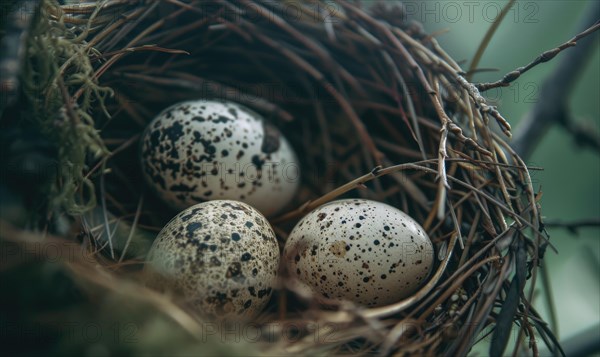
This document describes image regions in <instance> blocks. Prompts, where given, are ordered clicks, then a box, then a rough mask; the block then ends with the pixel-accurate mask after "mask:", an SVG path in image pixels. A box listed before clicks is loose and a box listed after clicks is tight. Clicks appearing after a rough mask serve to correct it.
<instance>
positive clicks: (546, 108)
mask: <svg viewBox="0 0 600 357" xmlns="http://www.w3.org/2000/svg"><path fill="white" fill-rule="evenodd" d="M598 13H600V2H598V1H594V2H593V4H592V5H591V8H590V9H588V11H587V14H588V15H587V16H585V18H583V19H582V22H581V24H580V25H579V27H580V28H584V29H585V28H588V27H589V26H590V24H594V23H595V25H594V26H593V27H592V28H598V26H600V24H599V23H597V21H598ZM595 39H596V41H594V38H586V39H583V40H581V41H579V43H578V46H576V47H575V48H573V50H571V51H568V52H567V53H566V54H565V56H564V57H563V58H562V59H561V61H560V62H559V63H558V66H557V67H556V70H555V71H554V73H553V74H552V75H551V76H550V77H548V78H547V79H546V80H545V82H544V83H543V84H542V88H541V91H540V98H541V100H540V101H538V102H537V103H536V105H535V106H534V107H533V109H532V110H531V111H530V112H529V113H528V114H527V115H526V116H525V117H524V118H523V119H522V120H521V122H520V124H519V127H518V130H516V132H515V135H514V139H513V143H512V147H513V148H514V149H515V151H516V152H517V153H518V154H519V155H520V156H521V157H523V158H525V159H527V158H528V157H530V156H531V154H532V153H533V150H534V149H535V148H536V147H537V145H538V143H539V141H540V140H541V138H542V137H543V136H544V134H545V133H546V131H547V130H548V129H549V128H550V126H551V125H552V124H554V123H561V122H563V123H565V122H567V119H566V118H567V117H568V116H567V114H566V113H568V110H567V100H568V95H569V93H571V92H572V89H573V86H574V85H575V83H577V78H578V75H580V74H581V72H582V70H583V68H584V67H585V62H586V60H587V59H589V58H590V54H591V53H592V51H593V49H594V45H595V44H597V37H596V38H595Z"/></svg>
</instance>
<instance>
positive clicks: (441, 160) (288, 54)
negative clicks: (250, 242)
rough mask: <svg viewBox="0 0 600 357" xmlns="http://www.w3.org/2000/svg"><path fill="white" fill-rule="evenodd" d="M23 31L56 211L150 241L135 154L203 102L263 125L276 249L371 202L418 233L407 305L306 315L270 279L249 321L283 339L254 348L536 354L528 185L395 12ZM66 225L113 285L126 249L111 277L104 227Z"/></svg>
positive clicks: (261, 12) (308, 303)
mask: <svg viewBox="0 0 600 357" xmlns="http://www.w3.org/2000/svg"><path fill="white" fill-rule="evenodd" d="M38 17H39V19H38V21H37V25H36V26H37V29H35V30H34V34H35V35H34V36H31V39H30V41H29V42H28V62H27V65H26V68H25V70H26V75H24V91H25V93H27V98H28V100H29V101H30V102H31V103H32V104H33V106H32V107H33V108H34V110H35V112H36V113H37V118H38V119H37V121H38V122H39V125H40V126H41V127H42V129H43V131H44V132H46V133H49V134H48V135H49V136H50V137H52V138H53V139H54V140H55V141H56V142H57V146H58V156H59V160H60V161H61V164H63V163H64V165H66V166H68V167H69V168H70V170H69V174H66V173H65V174H64V175H63V174H59V177H57V179H56V182H55V183H54V184H53V188H52V189H51V194H52V195H53V197H54V200H53V201H52V202H54V203H55V206H56V207H58V209H59V210H61V211H66V212H68V213H70V214H73V215H75V216H77V217H81V215H83V217H88V220H89V216H86V215H89V214H90V212H92V213H94V212H96V211H94V207H99V208H100V209H101V211H108V212H110V213H111V214H112V215H113V217H116V219H118V220H122V221H124V222H129V223H131V224H133V225H135V226H136V227H137V228H138V230H141V231H144V230H146V231H149V232H151V234H150V235H153V234H154V233H155V232H157V231H158V230H160V228H161V227H162V226H163V225H164V224H165V223H166V222H167V221H168V219H169V218H171V217H172V216H173V215H174V214H175V213H176V212H169V211H166V210H165V209H164V207H163V205H162V204H161V203H160V202H159V201H158V200H157V199H156V198H155V197H154V196H153V195H152V194H151V193H149V192H147V191H145V190H144V187H143V185H140V184H139V183H140V182H143V179H142V175H141V169H140V163H139V158H138V151H137V149H138V146H137V145H138V141H139V136H140V134H141V132H142V130H143V129H144V128H145V127H146V125H147V124H148V122H149V121H150V120H151V119H152V118H153V117H154V116H155V115H156V114H157V113H158V112H160V111H161V110H162V109H164V108H165V107H167V106H169V105H171V104H173V103H176V102H179V101H182V100H186V99H198V98H221V99H227V100H231V101H235V102H238V103H241V104H243V105H246V106H248V107H250V108H252V109H254V110H255V111H257V112H259V113H261V114H263V115H264V116H265V117H266V118H267V119H268V120H269V121H270V122H271V123H273V124H274V125H276V126H277V127H278V128H279V129H280V130H281V132H282V133H283V134H284V135H285V136H286V137H287V138H288V139H289V140H290V142H291V143H292V145H293V147H294V148H295V150H296V152H297V154H298V157H299V160H300V163H299V165H300V167H301V173H302V185H301V189H300V192H299V193H298V194H297V196H296V198H295V200H294V202H293V204H291V205H290V206H289V207H288V209H287V210H286V212H283V213H282V214H281V215H280V216H278V217H273V218H272V219H271V223H272V224H273V226H274V228H275V230H276V232H277V234H278V238H279V239H280V243H282V244H283V242H284V241H285V238H286V235H287V234H288V233H289V232H290V230H291V228H292V227H293V225H294V223H295V222H297V220H298V219H299V218H300V217H302V215H303V214H305V213H307V212H308V211H310V210H311V209H312V208H315V207H317V206H318V205H320V204H322V203H325V202H327V201H329V200H332V199H334V198H338V197H363V198H370V199H374V200H378V201H384V202H387V203H389V204H391V205H393V206H395V207H398V208H400V209H401V210H403V211H405V212H407V213H409V214H410V215H411V216H412V217H413V218H415V219H416V220H417V221H418V222H420V223H421V225H422V226H423V227H424V228H425V230H426V231H427V233H428V234H429V236H430V237H431V239H432V241H433V243H434V246H435V251H436V256H437V259H436V264H435V272H434V274H433V275H432V277H431V278H430V280H429V282H428V284H427V285H426V286H424V287H423V288H422V289H421V290H419V291H418V292H417V293H415V294H414V295H413V296H411V297H409V298H407V299H405V300H402V301H399V302H398V303H396V304H393V305H390V306H385V307H381V308H373V309H364V308H360V307H357V306H354V305H352V304H346V303H339V304H337V305H336V304H331V305H330V306H327V307H323V306H321V305H319V304H316V303H315V302H314V301H312V297H311V296H307V295H303V294H302V292H301V291H299V290H298V289H297V288H296V286H295V285H294V281H293V279H284V280H285V281H283V282H282V285H281V288H280V289H279V291H278V293H277V294H276V295H275V296H274V298H273V299H272V302H271V304H270V306H269V308H268V309H267V311H266V312H265V313H264V314H263V315H262V316H261V317H260V319H259V320H260V322H261V323H262V324H264V325H265V326H266V325H269V324H275V323H281V322H282V321H294V322H296V323H297V325H295V326H298V329H297V331H295V334H294V338H293V339H290V338H287V339H286V338H284V337H282V336H279V337H273V338H271V341H261V342H262V344H261V346H262V347H261V349H263V350H270V351H283V350H285V351H294V352H305V353H309V352H311V351H329V352H332V351H337V352H340V353H350V352H361V353H373V352H377V353H382V354H388V353H391V352H394V353H419V354H436V355H437V354H450V355H453V354H458V355H464V354H466V353H467V352H468V351H469V350H470V349H471V348H472V346H473V344H474V343H476V342H477V341H478V340H479V339H480V338H481V335H482V334H483V333H484V332H485V331H487V332H490V331H493V338H492V339H491V345H492V347H491V350H490V351H491V352H492V353H498V352H499V353H500V354H502V352H503V351H504V349H505V346H506V343H507V339H508V334H510V332H511V331H513V326H518V327H517V328H516V330H515V331H518V338H517V339H515V340H516V341H517V342H516V344H515V346H514V348H515V350H516V349H518V348H526V347H527V346H525V345H526V343H522V339H523V337H524V336H529V337H530V338H533V335H534V334H539V335H540V336H541V337H542V338H543V340H544V341H545V342H547V343H548V344H549V345H550V346H553V343H552V341H553V336H552V333H551V332H550V331H549V329H548V328H547V326H546V325H545V323H543V321H541V319H540V317H539V314H538V313H537V312H536V311H535V309H534V308H533V307H532V306H531V305H530V303H529V302H530V300H531V297H532V295H531V293H532V291H533V290H532V289H533V288H531V290H528V289H525V290H524V287H525V283H526V280H527V279H529V278H531V279H532V280H533V282H535V277H536V271H537V270H536V268H537V266H538V264H539V260H540V259H541V258H542V256H543V251H544V249H543V248H544V247H545V246H546V244H547V243H546V238H545V237H544V236H543V235H542V231H541V229H540V224H539V213H538V207H537V203H536V197H535V193H534V192H533V188H532V185H531V180H530V179H529V173H528V170H527V167H526V166H525V164H524V163H523V161H522V160H521V159H520V158H519V157H518V155H517V154H516V153H515V152H514V151H512V149H511V148H510V146H509V145H508V144H507V141H506V137H507V136H509V135H510V125H508V123H507V122H506V120H505V119H504V118H503V117H502V116H501V115H500V114H499V113H498V112H497V111H496V109H495V108H494V107H492V106H490V105H488V104H487V103H486V101H485V100H484V99H483V97H482V96H481V95H480V94H479V92H478V90H477V88H476V87H475V86H474V85H472V84H471V83H469V82H468V81H467V80H466V79H465V78H464V72H463V70H462V69H461V68H460V66H459V65H458V64H457V63H456V62H455V61H454V60H453V59H452V58H450V57H449V56H448V55H447V54H446V53H445V52H444V50H443V49H442V48H441V47H440V46H439V45H438V43H437V41H436V39H435V38H434V37H431V36H429V35H428V34H427V33H425V32H424V30H423V28H422V26H421V25H420V24H418V23H415V22H412V21H407V20H406V18H405V16H404V13H403V12H402V7H401V6H389V5H387V4H378V5H375V6H373V7H371V8H369V9H364V8H361V7H360V6H358V5H356V4H354V3H349V2H345V1H331V2H329V1H328V2H321V1H286V2H277V1H262V0H258V1H247V0H240V1H226V0H222V1H190V2H182V1H176V0H171V1H164V2H146V1H134V0H131V1H120V0H108V1H101V2H98V3H97V4H78V5H77V6H75V5H65V6H62V7H60V6H58V5H56V4H53V3H52V2H50V1H46V2H44V3H43V5H42V7H41V9H40V14H39V16H38ZM40 91H43V92H44V94H45V95H44V96H43V97H40V96H39V95H34V94H35V93H39V92H40ZM73 173H74V174H73ZM67 176H68V177H67ZM141 197H144V201H143V204H140V199H141ZM307 202H308V203H307ZM103 220H106V219H105V218H103V219H100V221H101V222H102V221H103ZM76 221H77V222H80V223H81V222H83V223H81V224H82V225H83V227H84V228H78V229H76V230H83V231H84V233H85V234H83V235H80V236H79V237H80V238H81V237H82V236H83V237H84V238H83V240H84V241H85V242H88V243H90V244H89V248H86V249H89V252H90V254H91V255H92V256H93V257H94V259H95V260H94V261H99V262H101V263H102V264H101V266H100V267H96V268H95V269H96V270H97V269H103V270H104V271H110V272H112V273H114V279H124V280H127V279H129V274H130V273H132V272H135V271H136V269H139V268H140V267H141V265H142V264H141V262H142V261H143V258H144V250H143V249H141V250H135V249H132V250H130V251H129V254H128V255H127V256H125V257H124V258H125V259H122V260H121V259H119V256H118V255H117V256H116V257H115V255H114V252H113V251H111V249H110V248H113V247H112V246H111V247H109V246H107V244H106V241H103V240H102V239H105V238H103V237H105V236H107V235H108V234H109V233H108V232H109V231H110V230H111V228H110V227H109V224H108V222H106V225H105V224H99V227H97V229H92V227H90V225H89V224H84V223H86V219H77V220H76ZM77 224H79V223H77ZM111 227H112V226H111ZM102 232H104V233H105V234H103V233H102ZM125 238H131V236H129V237H127V235H125ZM111 244H112V242H111ZM115 244H117V243H115ZM122 244H125V242H122ZM127 244H129V243H127ZM142 246H143V244H142ZM86 247H88V246H86ZM122 258H123V257H122ZM91 271H95V270H94V269H92V270H91ZM88 273H89V272H88V271H87V270H85V274H88ZM80 274H84V273H81V272H80ZM85 274H84V275H85ZM89 274H91V273H89ZM98 274H100V273H98ZM533 286H534V284H531V287H533ZM455 296H461V297H462V296H464V298H459V299H458V301H457V299H456V298H455ZM128 298H134V297H128ZM169 306H171V305H169ZM173 308H175V307H173ZM185 312H186V313H187V314H190V315H191V316H193V312H191V311H188V310H185ZM176 321H178V322H181V320H176ZM185 321H186V323H189V324H192V323H197V322H198V321H197V320H194V319H191V320H190V321H191V322H190V321H188V320H185ZM314 323H317V324H319V326H329V328H333V330H334V331H336V332H337V333H336V334H335V339H334V340H333V341H327V339H323V338H321V337H322V334H323V333H324V332H323V330H321V331H320V332H319V331H315V329H311V328H309V326H314V325H311V324H314ZM513 323H516V325H513ZM182 324H183V323H182ZM534 331H535V332H534ZM279 332H281V331H279ZM281 333H283V332H281ZM319 333H320V334H321V335H319ZM315 335H317V337H315ZM318 336H321V337H318ZM519 344H520V345H521V347H519ZM551 348H554V347H551Z"/></svg>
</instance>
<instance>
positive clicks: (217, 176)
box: [140, 100, 300, 215]
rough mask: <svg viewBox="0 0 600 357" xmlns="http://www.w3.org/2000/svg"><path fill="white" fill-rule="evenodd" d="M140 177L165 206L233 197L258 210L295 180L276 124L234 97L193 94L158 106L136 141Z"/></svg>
mask: <svg viewBox="0 0 600 357" xmlns="http://www.w3.org/2000/svg"><path fill="white" fill-rule="evenodd" d="M140 152H141V160H142V169H143V172H144V177H145V179H146V181H147V182H148V183H149V184H150V186H151V187H153V188H154V190H155V191H156V192H157V194H158V196H160V198H161V199H162V200H163V201H164V202H166V203H167V204H168V205H169V206H171V207H173V208H175V209H178V210H182V209H185V208H187V207H189V206H191V205H194V204H196V203H199V202H204V201H208V200H213V199H232V200H239V201H243V202H245V203H248V204H250V205H251V206H253V207H255V208H256V209H258V210H259V211H261V212H262V213H263V214H265V215H271V214H274V213H276V212H277V211H279V210H280V209H282V208H283V207H284V206H285V205H286V204H288V203H289V202H290V200H291V199H292V198H293V196H294V194H295V192H296V189H297V188H298V185H299V181H300V179H299V174H300V170H299V167H298V166H297V162H298V160H297V159H296V154H295V153H294V151H293V149H292V147H291V146H290V144H289V143H288V141H287V140H286V139H285V138H284V137H283V136H282V135H281V133H280V132H279V130H278V129H277V128H275V127H274V126H272V125H270V124H269V123H267V122H266V121H265V120H263V118H262V117H261V116H260V115H259V114H257V113H255V112H253V111H252V110H250V109H248V108H246V107H244V106H242V105H239V104H237V103H233V102H227V101H217V100H195V101H186V102H181V103H178V104H175V105H173V106H171V107H169V108H167V109H165V110H164V111H162V112H161V113H160V114H159V115H158V116H157V117H156V118H155V119H154V120H153V121H152V122H151V123H150V124H149V126H148V127H147V128H146V130H145V131H144V133H143V135H142V139H141V150H140Z"/></svg>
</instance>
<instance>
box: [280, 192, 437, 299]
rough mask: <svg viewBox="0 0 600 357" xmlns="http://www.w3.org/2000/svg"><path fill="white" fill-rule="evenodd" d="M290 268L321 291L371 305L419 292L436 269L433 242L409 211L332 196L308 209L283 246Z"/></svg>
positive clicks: (362, 200)
mask: <svg viewBox="0 0 600 357" xmlns="http://www.w3.org/2000/svg"><path fill="white" fill-rule="evenodd" d="M283 256H284V259H285V265H286V267H287V270H288V273H289V274H290V275H292V276H295V277H296V278H298V279H299V280H300V281H302V282H303V283H305V284H306V285H308V286H309V287H310V288H311V289H312V290H313V291H315V292H316V293H317V295H321V296H323V297H325V298H329V299H345V300H350V301H354V302H356V303H358V304H361V305H366V306H382V305H387V304H391V303H394V302H397V301H399V300H401V299H403V298H405V297H407V296H409V295H410V294H412V293H414V292H415V291H416V290H417V289H418V288H419V287H420V286H421V285H422V284H423V283H424V282H425V280H426V279H427V277H428V275H429V274H430V272H431V270H432V269H433V259H434V258H433V257H434V255H433V245H432V243H431V241H430V239H429V237H428V236H427V234H426V233H425V231H424V230H423V228H422V227H421V226H420V225H419V224H418V223H417V222H416V221H415V220H414V219H412V218H411V217H410V216H408V215H407V214H405V213H404V212H402V211H400V210H398V209H396V208H394V207H392V206H390V205H387V204H384V203H381V202H376V201H370V200H364V199H347V200H338V201H333V202H330V203H328V204H325V205H323V206H321V207H318V208H317V209H315V210H314V211H312V212H310V213H309V214H307V215H306V216H305V217H304V218H303V219H302V220H300V222H298V224H297V225H296V226H295V227H294V229H293V230H292V232H291V234H290V235H289V237H288V240H287V242H286V245H285V249H284V255H283Z"/></svg>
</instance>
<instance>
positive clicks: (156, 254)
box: [145, 200, 279, 319]
mask: <svg viewBox="0 0 600 357" xmlns="http://www.w3.org/2000/svg"><path fill="white" fill-rule="evenodd" d="M278 266H279V247H278V244H277V240H276V238H275V233H274V232H273V230H272V229H271V226H270V225H269V222H267V220H266V219H265V217H264V216H263V215H262V214H260V213H259V212H258V211H257V210H255V209H254V208H252V207H250V206H249V205H247V204H245V203H242V202H238V201H229V200H214V201H209V202H204V203H200V204H197V205H195V206H192V207H189V208H188V209H186V210H184V211H182V212H181V213H179V214H178V215H177V216H175V217H174V218H173V219H172V220H171V221H170V222H169V223H167V225H166V226H165V227H164V228H163V229H162V230H161V231H160V233H159V234H158V237H157V238H156V240H155V241H154V244H153V245H152V248H151V249H150V252H149V253H148V257H147V263H146V266H145V277H146V281H147V284H148V285H149V286H150V287H153V288H155V289H158V290H171V291H175V292H176V293H178V294H179V295H181V296H182V297H183V298H185V302H186V303H187V304H190V305H191V306H193V307H195V308H196V309H197V310H198V311H199V312H201V314H203V315H204V316H205V317H206V318H209V319H215V318H217V319H245V318H251V317H252V316H255V315H256V314H257V313H258V312H260V311H261V310H262V309H263V308H264V307H265V305H266V304H267V302H268V301H269V298H270V296H271V291H272V289H273V287H274V285H275V283H276V274H277V269H278Z"/></svg>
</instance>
